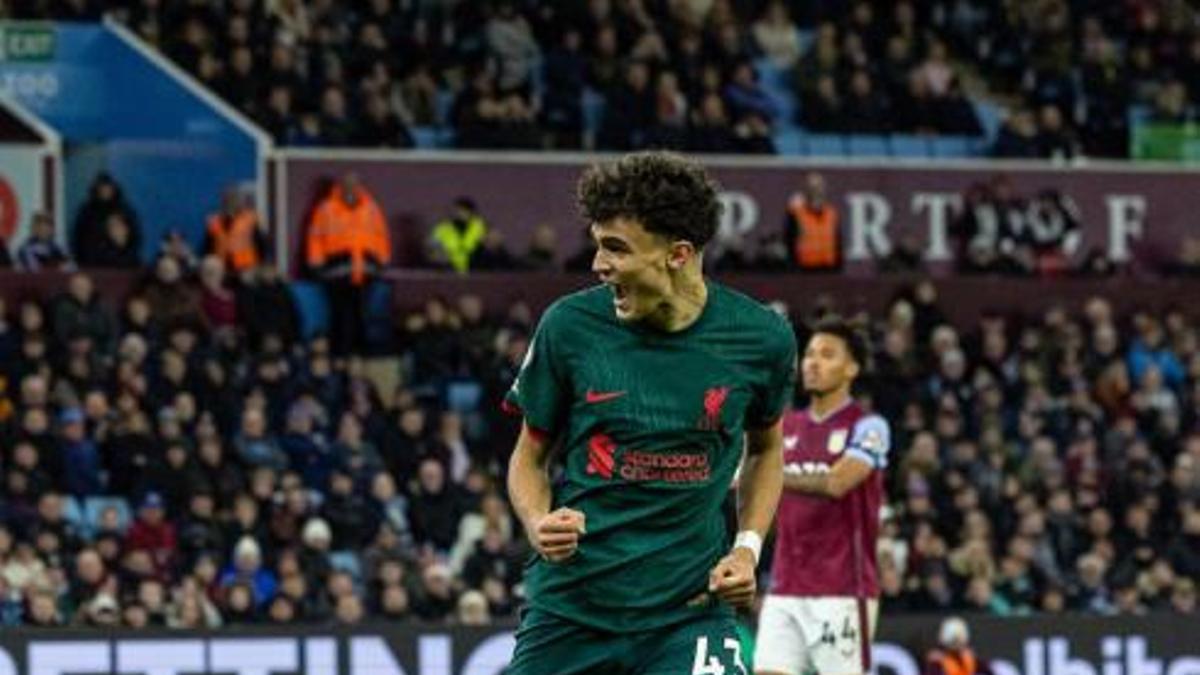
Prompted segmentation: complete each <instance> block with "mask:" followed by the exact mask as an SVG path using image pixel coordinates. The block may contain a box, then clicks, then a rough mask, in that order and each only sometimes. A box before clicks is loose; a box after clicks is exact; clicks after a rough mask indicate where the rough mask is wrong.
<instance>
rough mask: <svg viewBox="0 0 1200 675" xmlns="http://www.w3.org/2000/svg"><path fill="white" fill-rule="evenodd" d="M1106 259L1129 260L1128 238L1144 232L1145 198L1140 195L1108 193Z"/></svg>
mask: <svg viewBox="0 0 1200 675" xmlns="http://www.w3.org/2000/svg"><path fill="white" fill-rule="evenodd" d="M1104 203H1105V205H1107V207H1108V259H1109V260H1112V261H1113V262H1125V261H1127V260H1129V240H1130V239H1141V238H1142V235H1144V234H1145V233H1146V232H1145V229H1146V228H1145V219H1146V198H1145V197H1143V196H1142V195H1108V196H1106V197H1105V198H1104Z"/></svg>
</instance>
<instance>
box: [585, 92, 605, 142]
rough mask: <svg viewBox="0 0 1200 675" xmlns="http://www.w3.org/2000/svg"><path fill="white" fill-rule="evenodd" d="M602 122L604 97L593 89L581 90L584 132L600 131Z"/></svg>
mask: <svg viewBox="0 0 1200 675" xmlns="http://www.w3.org/2000/svg"><path fill="white" fill-rule="evenodd" d="M603 121H604V96H603V95H602V94H600V92H598V91H595V90H593V89H584V90H583V128H584V130H585V131H591V132H593V133H594V132H596V131H599V130H600V123H601V122H603Z"/></svg>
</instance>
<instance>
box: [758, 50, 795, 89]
mask: <svg viewBox="0 0 1200 675" xmlns="http://www.w3.org/2000/svg"><path fill="white" fill-rule="evenodd" d="M754 72H756V73H758V82H759V84H761V85H762V86H764V87H768V88H771V89H778V88H781V87H787V86H788V72H787V71H786V70H782V69H780V68H779V67H778V66H776V65H775V62H774V61H772V60H771V59H769V58H766V57H763V58H760V59H758V60H756V61H755V62H754Z"/></svg>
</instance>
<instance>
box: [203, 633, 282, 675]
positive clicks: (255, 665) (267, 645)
mask: <svg viewBox="0 0 1200 675" xmlns="http://www.w3.org/2000/svg"><path fill="white" fill-rule="evenodd" d="M209 649H210V650H211V651H210V653H209V668H208V669H209V671H210V672H214V673H238V675H272V673H278V672H284V673H293V672H295V671H296V670H298V669H299V667H300V648H299V644H298V643H297V640H296V639H295V638H262V639H237V638H229V639H223V640H213V641H212V642H210V643H209Z"/></svg>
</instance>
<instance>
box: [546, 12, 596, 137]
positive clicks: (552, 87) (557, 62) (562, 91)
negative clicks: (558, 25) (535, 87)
mask: <svg viewBox="0 0 1200 675" xmlns="http://www.w3.org/2000/svg"><path fill="white" fill-rule="evenodd" d="M544 71H545V75H544V77H545V81H546V83H545V87H546V89H545V93H544V94H543V96H542V126H543V127H545V129H546V131H547V132H549V133H550V134H551V144H552V146H553V147H556V148H557V147H566V148H577V147H580V145H581V143H582V137H581V134H582V133H583V91H584V85H585V83H586V78H587V60H586V58H585V57H584V55H583V37H582V36H581V35H580V33H579V31H578V30H576V29H573V28H568V29H566V30H565V31H564V32H563V34H562V42H561V44H560V45H559V46H558V48H556V49H552V50H551V51H550V52H549V53H548V54H547V55H546V60H545V65H544Z"/></svg>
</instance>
